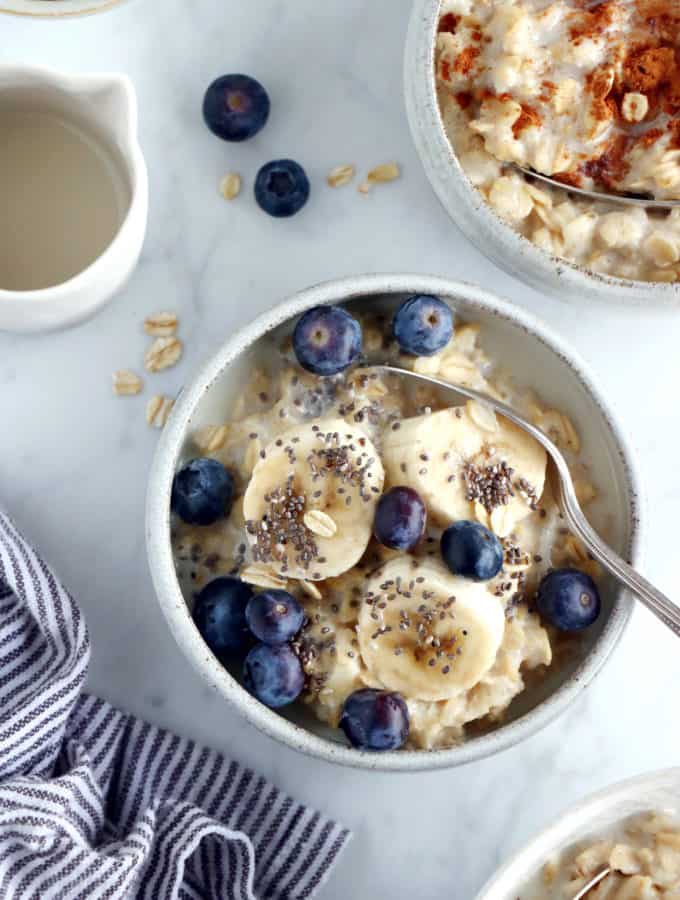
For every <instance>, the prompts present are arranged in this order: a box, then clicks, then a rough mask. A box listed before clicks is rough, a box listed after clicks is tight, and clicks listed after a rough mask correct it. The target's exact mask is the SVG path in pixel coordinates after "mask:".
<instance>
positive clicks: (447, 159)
mask: <svg viewBox="0 0 680 900" xmlns="http://www.w3.org/2000/svg"><path fill="white" fill-rule="evenodd" d="M678 34H680V13H679V12H678V9H677V4H675V3H674V2H673V0H632V2H631V3H618V2H616V0H605V2H604V3H598V4H595V3H583V2H581V0H554V2H551V3H547V2H543V0H518V2H510V0H480V2H478V3H474V4H473V3H471V2H470V0H416V3H415V8H414V11H413V15H412V19H411V24H410V28H409V35H408V40H407V48H406V61H405V88H406V101H407V110H408V116H409V121H410V125H411V130H412V133H413V136H414V140H415V143H416V146H417V149H418V152H419V154H420V156H421V159H422V161H423V164H424V166H425V170H426V173H427V175H428V177H429V179H430V182H431V183H432V186H433V187H434V189H435V191H436V193H437V195H438V196H439V198H440V200H441V201H442V203H443V205H444V206H445V208H446V209H447V211H448V212H449V214H450V215H451V216H452V218H453V219H454V221H455V222H456V224H457V225H458V226H459V227H460V228H461V230H463V231H464V233H465V234H466V235H468V236H469V237H470V238H471V239H472V240H473V241H474V243H475V244H476V245H477V246H478V247H479V248H480V249H481V250H482V251H483V252H484V253H486V254H487V255H488V256H490V257H491V258H492V259H493V260H494V261H495V262H497V263H498V264H500V265H501V266H503V267H504V268H506V269H507V270H509V271H511V272H513V273H514V274H515V275H517V276H518V277H520V278H522V279H524V280H526V281H528V282H529V283H530V284H532V285H534V286H535V287H537V288H539V289H542V290H549V291H551V292H552V293H558V294H560V295H562V296H566V297H569V298H574V299H575V298H581V297H587V298H589V299H590V298H608V299H611V300H615V301H617V302H621V301H623V300H628V301H635V302H649V301H651V300H654V299H658V300H666V301H669V300H675V301H677V300H678V299H680V208H676V209H674V210H672V211H665V210H664V211H648V210H646V209H641V208H635V207H625V206H621V205H615V204H613V203H611V202H598V201H593V200H590V199H587V198H582V197H578V196H577V195H576V194H573V193H566V192H564V191H563V190H561V189H560V188H556V187H552V186H549V185H546V184H545V183H542V182H539V181H537V180H536V179H533V180H532V179H529V178H527V177H525V176H524V175H523V174H522V173H521V172H518V171H517V170H516V169H514V168H513V167H512V166H513V164H517V165H520V166H522V167H524V168H533V169H534V170H536V171H537V172H540V173H542V174H544V175H548V176H551V177H553V178H557V179H558V180H560V181H562V182H563V183H565V184H567V185H572V186H575V187H581V188H584V189H594V190H597V191H603V192H605V193H607V192H631V193H636V194H641V193H645V194H648V195H649V196H653V197H655V198H656V199H667V200H668V199H677V198H678V197H680V81H679V80H678V72H679V71H680V69H678V67H677V65H676V63H675V59H676V57H677V53H678V37H677V35H678Z"/></svg>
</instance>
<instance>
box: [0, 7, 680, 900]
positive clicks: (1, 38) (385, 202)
mask: <svg viewBox="0 0 680 900" xmlns="http://www.w3.org/2000/svg"><path fill="white" fill-rule="evenodd" d="M408 15H409V3H408V2H407V0H396V2H394V3H392V4H390V5H389V9H388V8H387V7H386V6H385V4H383V3H372V2H370V0H345V2H344V3H342V4H340V3H338V2H337V0H333V2H330V3H326V4H319V3H315V2H312V0H297V2H296V3H290V4H283V3H281V2H278V0H260V2H258V3H256V4H254V3H239V2H237V0H227V2H223V3H215V2H214V0H196V2H194V3H191V4H187V3H185V2H183V0H163V3H159V2H153V0H134V2H130V3H129V4H124V5H123V6H121V7H120V8H119V9H117V10H115V11H113V12H111V13H108V14H106V15H102V16H95V17H91V18H85V19H80V20H72V21H64V22H60V23H47V22H32V21H27V20H19V19H11V18H6V17H2V18H0V59H2V60H7V61H9V60H11V61H13V62H16V61H28V62H32V63H43V64H47V65H52V66H55V67H58V68H63V69H65V70H67V71H83V72H85V71H107V70H114V71H124V72H127V73H128V74H129V75H130V76H131V77H132V79H133V80H134V82H135V86H136V88H137V91H138V94H139V103H140V117H141V121H140V132H141V142H142V146H143V149H144V152H145V155H146V159H147V162H148V165H149V170H150V180H151V215H150V222H149V233H148V237H147V242H146V246H145V249H144V253H143V257H142V261H141V263H140V265H139V268H138V269H137V271H136V273H135V274H134V276H133V279H132V281H131V282H130V284H129V285H128V286H127V288H126V289H125V290H124V291H123V293H122V294H121V295H120V296H119V297H118V298H117V299H116V300H115V301H114V302H113V303H112V304H111V305H110V306H109V307H108V308H106V309H105V310H104V311H103V312H101V313H100V314H99V315H98V316H97V317H96V318H94V319H93V320H91V321H90V322H88V323H86V324H84V325H82V326H80V327H78V328H75V329H73V330H71V331H68V332H64V333H60V334H52V335H46V336H38V337H16V336H10V335H0V422H1V423H2V426H1V428H0V503H1V504H2V505H3V506H4V507H5V508H6V509H7V510H8V511H9V512H10V513H11V514H12V515H13V516H14V517H15V518H16V519H17V521H18V523H19V524H20V526H21V528H22V529H24V531H25V532H26V533H27V534H28V535H30V536H31V537H32V539H33V540H34V541H35V542H36V544H37V545H38V546H39V547H40V548H41V550H42V552H43V553H44V555H45V556H46V557H47V559H48V560H49V561H50V562H51V563H52V564H53V565H54V566H55V567H56V568H57V569H58V570H59V571H60V573H61V574H62V578H63V580H64V581H65V582H66V584H67V585H68V586H69V587H70V588H71V590H72V591H73V592H74V594H75V595H76V597H77V598H78V600H79V602H80V603H81V604H82V607H83V609H84V611H85V614H86V616H87V620H88V622H89V626H90V631H91V634H92V639H93V661H92V667H91V671H90V687H91V688H92V690H94V691H97V692H99V693H100V694H102V695H103V696H105V697H106V698H107V699H109V700H111V701H113V702H114V703H116V704H118V705H120V706H121V707H124V708H125V709H128V710H130V711H132V712H134V713H137V714H139V715H142V716H145V717H146V718H148V719H150V720H151V721H154V722H157V723H159V724H162V725H164V726H167V727H170V728H173V729H175V730H177V731H178V732H180V733H183V734H186V735H190V736H192V737H194V738H196V739H198V740H201V741H204V742H206V743H209V744H211V745H212V746H214V747H217V748H219V749H222V750H224V751H225V752H228V753H230V754H232V755H233V756H235V757H237V758H239V759H240V760H242V761H244V762H246V763H249V764H251V765H253V766H254V767H256V768H257V769H259V770H260V771H262V772H263V773H264V774H266V775H268V776H269V777H271V778H273V779H274V780H276V781H277V782H278V783H279V784H280V786H281V787H282V788H284V789H285V790H287V791H291V792H293V793H294V794H296V795H297V796H299V797H300V798H301V799H303V800H305V801H307V802H310V803H315V804H317V805H319V806H321V807H323V808H324V809H325V810H327V811H328V812H330V813H332V814H333V815H335V816H338V817H340V818H342V819H343V820H344V821H345V822H346V823H347V824H349V825H350V826H351V827H352V828H353V829H354V830H355V832H356V840H355V841H353V842H352V845H351V846H350V848H349V850H348V851H347V854H346V856H345V858H344V860H343V863H342V865H341V866H340V868H339V870H338V872H337V874H336V876H335V877H334V878H333V880H332V881H331V882H330V883H329V884H328V885H327V886H326V887H325V888H324V891H323V893H322V896H323V897H324V898H325V900H340V898H345V897H348V896H351V897H357V898H364V897H367V898H368V897H383V896H392V897H395V896H396V897H410V896H418V897H419V898H420V900H439V898H442V897H450V898H455V900H470V898H471V897H473V896H474V893H475V891H476V890H477V889H478V888H479V887H480V886H481V884H482V883H483V882H484V881H485V879H486V878H487V877H488V876H489V875H490V874H491V872H492V870H493V869H494V868H495V867H496V865H497V864H498V863H499V862H500V861H501V860H503V859H504V858H506V857H507V855H508V853H510V852H511V851H512V850H514V849H515V848H517V847H518V846H519V845H520V844H521V843H522V842H523V841H524V840H525V839H526V838H528V837H529V836H530V835H531V834H532V833H534V832H535V831H536V830H537V829H538V828H540V827H541V826H542V825H544V824H547V823H548V822H550V821H552V820H554V819H555V817H556V816H558V815H559V812H560V810H562V809H563V808H564V806H565V805H566V804H568V803H569V802H571V801H573V800H575V799H577V798H579V797H581V796H582V795H583V794H585V793H587V792H589V791H591V790H594V789H596V788H600V787H602V786H604V785H606V784H608V783H610V782H612V781H614V780H617V779H619V778H622V777H625V776H628V775H633V774H636V773H639V772H642V771H645V770H649V769H652V768H655V767H660V766H666V765H672V764H677V763H678V755H677V750H676V748H677V746H678V743H679V741H680V722H679V721H678V717H677V716H676V714H675V708H674V706H673V705H672V702H673V691H672V685H674V684H675V683H676V682H677V680H678V677H679V676H680V652H679V648H678V644H677V643H676V642H675V641H674V638H673V637H672V635H670V633H668V632H666V630H665V629H664V628H663V627H662V626H661V625H659V624H658V623H657V622H656V621H655V620H653V618H652V617H651V616H650V615H649V614H648V613H647V612H645V611H644V610H642V609H640V610H637V611H636V614H635V616H634V619H633V624H632V626H631V628H630V630H629V631H628V633H627V635H626V636H625V638H624V640H623V642H622V644H621V646H620V647H619V648H618V650H617V651H616V653H615V654H614V656H613V658H612V659H611V661H610V662H609V664H608V665H607V666H606V668H605V670H604V672H603V674H601V675H600V677H599V678H598V679H597V680H596V682H595V683H594V684H593V685H592V686H591V688H590V689H589V691H588V692H587V695H584V696H583V697H582V698H581V699H580V700H579V701H578V702H577V703H576V704H575V705H574V706H573V707H572V708H571V709H570V711H569V712H568V713H567V715H565V716H564V717H562V718H561V719H560V720H558V721H557V722H555V723H554V724H553V725H551V726H550V727H549V728H547V729H546V730H545V731H543V732H542V733H540V734H538V735H536V736H535V737H533V738H532V739H530V740H528V741H526V742H525V743H523V744H521V745H520V746H518V747H516V748H514V749H513V750H510V751H508V752H506V753H504V754H502V755H501V756H498V757H495V758H492V759H489V760H486V761H483V762H481V763H478V764H476V765H474V766H468V767H466V768H465V769H462V770H458V771H451V772H437V773H432V774H421V775H411V776H409V775H379V774H378V775H376V774H371V773H368V772H355V771H350V770H346V769H340V768H331V767H330V766H328V765H326V764H323V763H321V762H316V761H313V760H309V759H307V758H305V757H303V756H299V755H297V754H295V753H294V752H292V751H289V750H286V749H285V748H281V747H276V746H275V745H274V744H273V743H272V742H271V741H270V740H269V739H268V738H265V737H263V736H261V735H260V734H258V733H256V732H255V731H253V730H252V729H251V728H250V726H248V725H246V724H244V723H243V722H242V721H241V720H240V719H239V717H238V716H237V715H236V714H235V713H234V712H233V711H231V710H230V709H228V708H225V707H224V706H223V705H222V704H221V703H220V702H219V701H218V699H217V697H216V696H214V695H213V694H212V693H211V692H210V691H209V690H208V689H207V688H205V687H204V686H203V684H202V682H201V681H200V680H199V678H198V676H197V675H196V674H195V673H194V672H193V670H192V669H191V668H190V667H189V664H188V663H187V662H186V661H185V659H184V657H183V656H182V655H181V654H180V653H179V652H178V650H177V648H176V647H175V644H174V642H173V639H172V638H171V636H170V634H169V632H168V631H167V629H166V626H165V622H164V619H163V617H162V614H161V612H160V609H159V607H158V605H157V604H156V601H155V599H154V597H153V594H152V588H151V582H150V578H149V575H148V572H147V566H146V557H145V551H144V528H143V512H144V492H145V484H146V477H147V472H148V468H149V465H150V461H151V457H152V453H153V449H154V444H155V441H156V439H157V433H156V432H154V431H152V430H151V429H149V428H148V427H147V426H146V424H145V422H144V405H145V402H146V399H147V398H148V397H149V396H150V394H151V393H152V392H154V393H155V392H166V393H172V392H173V391H177V390H178V389H179V388H180V387H181V385H182V383H183V382H184V380H185V379H187V378H189V377H190V373H191V372H192V370H193V369H195V368H196V366H198V365H199V364H200V362H201V361H202V360H203V359H204V358H205V357H206V355H207V354H209V353H211V352H212V351H213V350H214V349H215V348H216V347H217V346H218V344H219V343H220V341H221V339H222V338H223V337H226V336H227V335H229V334H230V333H231V332H232V331H233V330H234V329H235V328H237V327H238V326H239V325H240V324H242V323H244V322H246V321H248V320H249V319H250V318H251V317H252V316H253V315H254V314H255V313H257V312H259V311H262V310H264V309H266V308H268V307H269V306H271V305H272V304H274V303H275V302H276V301H277V300H278V299H280V298H281V297H283V296H285V295H287V294H288V293H290V292H292V291H294V290H297V289H299V288H303V287H305V286H307V285H309V284H311V283H313V282H315V281H319V280H323V279H325V278H330V277H334V276H337V275H343V274H352V273H357V272H364V271H366V272H367V271H390V270H392V271H398V270H403V271H408V270H411V271H414V272H423V273H428V274H440V275H446V276H450V277H453V278H461V279H466V280H469V281H476V282H479V283H481V284H482V285H484V286H485V287H487V288H489V289H491V290H494V291H496V292H497V293H500V294H502V295H505V296H507V297H509V298H510V299H512V300H514V301H515V302H517V303H520V304H522V305H524V306H526V307H528V308H530V309H531V310H532V311H533V312H534V313H536V314H538V315H540V316H542V317H543V318H544V319H546V320H547V321H548V322H549V323H550V324H551V325H552V326H553V327H555V328H556V329H558V330H559V331H561V332H562V333H563V334H564V335H565V336H566V337H568V338H569V339H570V340H571V342H572V343H573V344H574V345H575V346H576V348H577V349H578V350H579V351H580V352H581V354H582V355H583V356H584V357H585V358H586V359H587V360H588V361H589V362H590V364H591V365H592V367H593V368H594V369H595V371H596V373H597V374H598V375H599V376H600V380H601V383H602V385H603V387H604V388H605V389H606V390H607V392H608V395H609V396H610V397H611V398H612V400H613V401H614V404H615V405H616V406H617V407H618V408H619V409H620V411H621V415H622V419H623V422H624V424H625V425H626V426H627V427H628V429H629V430H630V431H631V432H632V433H633V435H634V439H635V444H636V445H637V447H638V448H639V452H640V456H641V462H642V466H643V475H644V476H645V485H646V488H647V501H648V503H647V505H648V515H649V527H648V533H649V548H648V562H647V566H646V574H648V575H649V576H650V577H652V578H654V579H655V580H656V581H657V583H658V584H659V586H660V587H661V588H662V589H664V590H665V591H666V592H668V593H669V594H670V596H674V590H675V587H676V572H675V567H676V559H677V552H676V537H675V534H674V530H675V525H676V524H677V521H676V519H675V515H676V513H675V512H674V510H677V508H678V499H679V494H680V490H679V489H678V487H677V484H676V483H675V477H674V471H675V467H676V462H675V455H676V450H675V448H676V447H677V445H678V441H679V439H680V414H678V411H677V402H676V385H677V384H678V383H680V356H679V355H678V353H677V346H676V345H677V337H676V335H677V329H678V324H677V315H678V314H677V311H674V310H673V309H665V310H660V309H653V308H649V309H640V310H632V309H618V308H617V307H615V306H613V305H612V306H606V305H592V304H591V305H587V306H586V305H571V304H566V303H563V302H561V301H556V300H554V299H551V298H549V297H543V296H541V295H539V294H538V293H536V292H534V291H532V290H530V289H529V288H526V287H524V286H523V285H522V284H521V283H520V282H518V281H516V280H514V279H513V278H511V277H510V276H508V275H506V274H505V273H503V272H501V271H500V270H499V269H497V268H495V267H494V266H493V265H492V264H491V263H489V262H488V261H487V260H486V259H485V258H484V257H482V256H481V254H480V253H478V252H477V251H476V250H475V249H474V248H473V247H472V246H471V245H469V244H468V243H467V241H466V239H465V237H464V236H463V235H462V234H460V233H459V232H458V231H457V230H456V229H455V228H454V226H453V225H452V224H451V222H450V221H449V219H448V218H447V216H446V214H445V213H444V211H443V210H442V209H441V208H440V206H439V204H438V202H437V200H436V199H435V197H434V195H433V194H432V192H431V190H430V188H429V186H428V184H427V182H426V179H425V176H424V174H423V172H422V170H421V167H420V164H419V161H418V159H417V157H416V155H415V152H414V150H413V147H412V144H411V139H410V136H409V134H408V131H407V125H406V120H405V114H404V108H403V99H402V90H401V77H402V75H401V72H402V50H403V44H404V37H405V32H406V24H407V20H408ZM238 70H241V71H245V72H248V73H252V74H254V75H255V76H257V77H258V78H260V79H261V80H262V81H263V82H264V83H265V84H266V85H267V87H268V89H269V90H270V93H271V97H272V103H273V109H272V116H271V120H270V123H269V125H268V126H267V128H266V129H265V131H263V132H262V133H261V134H260V135H259V136H257V137H256V138H255V139H254V140H253V141H252V142H250V143H248V144H243V145H240V146H229V145H227V144H223V143H221V142H220V141H218V140H217V139H216V138H214V137H213V136H212V135H211V134H210V133H209V132H208V131H207V129H205V128H204V126H203V124H202V122H201V115H200V107H201V99H202V95H203V91H204V89H205V87H206V86H207V84H208V83H209V82H210V81H211V80H212V78H214V77H215V76H216V75H219V74H223V73H224V72H228V71H238ZM277 156H292V157H294V158H297V159H299V160H300V162H301V163H303V164H304V165H305V166H306V167H307V169H308V171H309V174H310V176H311V178H312V191H313V193H312V199H311V201H310V203H309V205H308V207H307V208H306V210H305V211H304V212H303V213H302V214H301V215H299V216H298V217H297V218H295V219H293V220H290V221H274V220H271V219H268V218H267V217H266V216H264V214H263V213H261V212H260V211H259V210H258V209H257V208H256V206H255V204H254V202H253V201H252V198H251V190H252V180H253V178H254V175H255V172H256V171H257V168H258V167H259V165H260V164H261V163H263V162H265V161H267V160H268V159H271V158H274V157H277ZM391 159H396V160H398V161H399V162H400V163H401V165H402V166H403V171H404V176H403V179H402V180H401V181H400V182H397V183H394V184H390V185H384V186H381V187H379V188H378V189H376V190H375V192H373V193H371V194H370V195H369V196H367V197H364V196H361V195H360V194H358V193H357V192H356V190H355V189H354V188H352V187H349V188H343V189H342V190H338V191H331V190H330V189H328V188H327V187H326V186H325V183H324V177H325V175H326V173H327V172H328V171H329V170H330V169H331V168H332V167H333V166H335V165H338V164H340V163H345V162H354V163H356V164H357V166H359V167H360V168H362V169H364V170H366V169H368V168H369V167H371V166H373V165H375V164H377V163H380V162H384V161H388V160H391ZM230 170H233V171H238V172H240V173H241V174H242V176H243V178H244V193H243V195H242V196H241V197H240V198H239V199H238V200H237V201H235V202H234V203H233V204H227V203H226V202H225V201H224V200H223V199H222V198H221V197H220V196H219V193H218V189H217V188H218V183H219V180H220V178H221V177H222V175H224V174H225V172H227V171H230ZM159 309H171V310H176V311H177V312H178V313H179V315H180V319H181V328H180V333H181V336H182V338H183V339H184V340H185V342H186V352H185V356H184V358H183V360H182V362H181V364H180V365H179V366H177V367H176V368H175V369H172V370H170V371H168V372H166V373H164V374H162V375H155V376H147V385H146V390H145V393H144V395H142V396H141V397H136V398H116V397H114V396H113V394H112V391H111V380H110V376H111V372H112V371H113V370H114V369H117V368H121V367H127V366H129V367H133V368H134V367H137V368H141V360H142V355H143V351H144V348H145V346H146V343H147V339H146V338H145V336H144V334H143V332H142V328H141V322H142V320H143V318H144V316H145V315H146V314H147V313H150V312H154V311H157V310H159ZM666 708H667V710H668V711H666Z"/></svg>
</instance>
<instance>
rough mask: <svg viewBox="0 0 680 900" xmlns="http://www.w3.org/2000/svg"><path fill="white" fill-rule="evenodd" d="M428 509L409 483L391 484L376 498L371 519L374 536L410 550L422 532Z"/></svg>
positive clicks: (396, 547) (388, 545)
mask: <svg viewBox="0 0 680 900" xmlns="http://www.w3.org/2000/svg"><path fill="white" fill-rule="evenodd" d="M426 516H427V511H426V509H425V504H424V503H423V501H422V500H421V499H420V495H419V494H418V493H416V491H414V490H413V488H410V487H393V488H391V489H390V490H389V491H387V493H385V494H383V495H382V497H381V498H380V500H379V501H378V506H377V508H376V511H375V519H374V520H373V534H374V535H375V536H376V538H377V540H379V541H380V543H381V544H384V545H385V546H386V547H391V548H392V549H393V550H412V549H413V548H414V547H415V546H416V544H417V543H418V541H419V540H420V539H421V537H422V536H423V533H424V531H425V519H426Z"/></svg>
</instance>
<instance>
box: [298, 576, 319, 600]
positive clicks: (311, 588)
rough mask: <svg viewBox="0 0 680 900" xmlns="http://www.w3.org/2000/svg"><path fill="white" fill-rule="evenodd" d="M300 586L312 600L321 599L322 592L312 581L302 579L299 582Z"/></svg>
mask: <svg viewBox="0 0 680 900" xmlns="http://www.w3.org/2000/svg"><path fill="white" fill-rule="evenodd" d="M300 587H301V588H302V590H303V591H304V592H305V594H308V595H309V596H310V597H312V598H313V599H314V600H323V594H322V593H321V591H320V590H319V589H318V587H317V586H316V585H315V584H314V582H313V581H304V580H303V581H301V582H300Z"/></svg>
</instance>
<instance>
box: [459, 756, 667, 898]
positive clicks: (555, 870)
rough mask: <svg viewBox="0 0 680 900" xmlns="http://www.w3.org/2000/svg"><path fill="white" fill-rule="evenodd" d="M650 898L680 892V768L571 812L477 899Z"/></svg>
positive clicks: (613, 790) (618, 788)
mask: <svg viewBox="0 0 680 900" xmlns="http://www.w3.org/2000/svg"><path fill="white" fill-rule="evenodd" d="M598 875H602V876H603V877H602V880H601V881H600V883H599V884H598V885H596V886H594V887H593V888H592V889H591V891H590V892H589V893H588V895H587V896H588V900H605V898H607V900H651V898H659V900H663V898H667V900H671V898H674V897H677V896H678V895H679V894H680V769H677V768H676V769H667V770H663V771H660V772H651V773H648V774H645V775H642V776H638V777H637V778H633V779H630V780H628V781H625V782H622V783H620V784H616V785H612V786H610V787H608V788H606V789H605V790H602V791H600V792H598V793H597V794H595V795H593V796H592V797H589V798H587V799H586V800H584V801H582V802H580V803H579V804H577V805H576V806H574V807H572V808H571V809H569V810H567V811H566V812H565V813H564V814H563V815H562V816H560V818H559V820H558V821H557V822H556V823H555V824H554V825H552V826H551V827H550V828H548V829H546V831H544V832H542V833H541V834H539V835H538V837H536V838H535V839H534V840H533V841H532V842H531V843H530V844H529V845H527V846H526V847H525V848H524V849H522V850H521V851H520V852H519V853H518V854H517V855H516V856H515V858H514V859H512V860H511V861H510V862H509V863H507V864H506V865H505V866H504V867H503V868H502V869H501V870H500V872H498V873H497V875H495V876H494V877H493V878H492V879H491V881H490V882H489V883H488V884H487V885H486V886H485V887H484V888H483V889H482V891H481V892H480V893H479V895H478V896H477V898H476V900H572V898H573V897H575V896H577V894H578V892H579V891H581V890H582V889H583V888H584V887H585V886H586V885H587V884H588V883H589V882H590V881H591V880H592V879H593V878H594V877H596V876H598Z"/></svg>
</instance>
